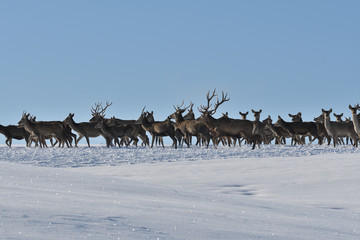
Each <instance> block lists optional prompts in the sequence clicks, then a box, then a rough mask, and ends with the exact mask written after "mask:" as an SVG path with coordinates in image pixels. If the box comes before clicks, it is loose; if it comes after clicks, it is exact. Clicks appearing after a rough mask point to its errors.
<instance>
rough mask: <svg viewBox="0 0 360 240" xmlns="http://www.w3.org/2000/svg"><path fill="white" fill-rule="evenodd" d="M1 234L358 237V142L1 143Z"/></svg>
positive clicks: (15, 236)
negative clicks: (336, 144)
mask: <svg viewBox="0 0 360 240" xmlns="http://www.w3.org/2000/svg"><path fill="white" fill-rule="evenodd" d="M0 156H1V157H0V188H1V192H0V213H1V214H0V239H34V240H35V239H36V240H38V239H130V240H131V239H154V240H157V239H176V240H177V239H360V224H359V222H360V203H359V202H360V186H359V182H360V181H359V180H360V174H358V172H359V169H360V161H359V160H360V150H359V149H358V148H354V147H351V146H339V147H336V148H334V147H331V146H319V145H316V144H313V145H306V146H288V145H285V146H274V145H269V146H261V148H260V149H256V150H253V151H252V150H251V148H250V147H248V146H241V147H238V146H237V147H235V148H234V147H231V148H229V147H219V148H217V149H214V148H208V149H207V148H203V147H201V148H199V147H191V148H179V149H177V150H175V149H172V148H170V147H169V146H167V147H166V148H165V149H162V148H160V147H156V148H153V149H150V148H147V147H146V148H145V147H139V148H135V147H130V148H110V149H108V148H106V147H104V146H101V145H96V146H93V147H91V148H88V147H86V146H81V147H79V148H72V149H67V148H64V149H59V148H48V149H40V148H34V147H33V148H26V147H22V146H15V147H13V148H11V149H10V148H8V147H6V146H4V145H2V146H0Z"/></svg>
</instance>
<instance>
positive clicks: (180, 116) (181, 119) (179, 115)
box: [175, 114, 185, 124]
mask: <svg viewBox="0 0 360 240" xmlns="http://www.w3.org/2000/svg"><path fill="white" fill-rule="evenodd" d="M183 121H185V120H184V117H183V116H182V115H181V114H178V115H176V116H175V122H176V124H180V123H182V122H183Z"/></svg>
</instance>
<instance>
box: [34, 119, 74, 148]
mask: <svg viewBox="0 0 360 240" xmlns="http://www.w3.org/2000/svg"><path fill="white" fill-rule="evenodd" d="M30 121H32V122H38V123H46V124H58V125H60V126H62V128H63V130H64V134H65V136H66V138H67V140H68V143H69V146H70V147H72V141H73V139H74V140H75V146H76V134H74V133H72V132H71V128H70V127H69V126H68V125H67V124H65V123H64V122H63V121H62V122H61V121H36V116H34V117H31V118H30ZM49 140H50V142H51V145H52V146H55V145H56V144H57V143H58V141H57V140H56V139H55V140H56V142H55V143H53V140H52V138H49ZM34 141H35V140H34ZM30 144H31V142H30ZM60 144H61V143H60V142H59V145H60ZM62 144H64V143H62Z"/></svg>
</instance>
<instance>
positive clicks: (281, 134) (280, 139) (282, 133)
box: [263, 115, 291, 144]
mask: <svg viewBox="0 0 360 240" xmlns="http://www.w3.org/2000/svg"><path fill="white" fill-rule="evenodd" d="M263 123H264V124H265V128H267V129H269V130H270V131H271V132H272V133H273V134H274V136H275V139H276V140H275V144H286V138H290V137H291V135H290V133H289V132H288V131H286V130H284V129H283V128H282V127H278V126H274V124H273V123H272V119H271V117H270V115H269V116H268V118H266V119H265V120H264V121H263Z"/></svg>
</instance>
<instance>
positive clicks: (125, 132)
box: [95, 119, 138, 147]
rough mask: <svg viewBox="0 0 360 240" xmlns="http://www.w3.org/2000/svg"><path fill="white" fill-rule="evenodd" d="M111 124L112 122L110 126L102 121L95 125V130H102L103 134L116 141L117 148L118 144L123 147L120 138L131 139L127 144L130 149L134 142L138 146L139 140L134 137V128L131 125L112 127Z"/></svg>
mask: <svg viewBox="0 0 360 240" xmlns="http://www.w3.org/2000/svg"><path fill="white" fill-rule="evenodd" d="M111 123H112V122H111V121H110V124H109V125H108V124H107V123H106V121H105V120H104V119H102V120H100V122H98V123H97V124H96V125H95V128H98V129H101V131H102V132H103V134H104V135H105V136H107V137H108V138H109V139H114V142H115V146H116V144H118V146H119V147H120V146H121V144H120V141H119V138H121V139H123V138H130V141H129V142H125V145H126V147H128V146H129V145H130V143H131V142H132V141H134V142H135V144H136V146H137V142H138V139H137V138H136V137H134V135H133V133H134V128H133V127H132V126H131V125H127V124H125V125H122V126H116V125H115V126H111Z"/></svg>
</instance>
